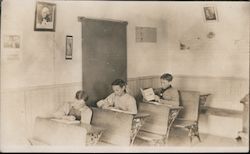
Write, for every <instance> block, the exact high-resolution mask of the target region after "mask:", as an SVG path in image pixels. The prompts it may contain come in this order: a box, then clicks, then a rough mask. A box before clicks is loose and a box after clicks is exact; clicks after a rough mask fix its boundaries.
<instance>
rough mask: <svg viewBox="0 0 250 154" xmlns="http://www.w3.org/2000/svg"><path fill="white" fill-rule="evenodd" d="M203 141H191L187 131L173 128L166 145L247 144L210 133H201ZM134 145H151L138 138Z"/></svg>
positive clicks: (240, 145) (207, 145)
mask: <svg viewBox="0 0 250 154" xmlns="http://www.w3.org/2000/svg"><path fill="white" fill-rule="evenodd" d="M200 138H201V142H199V140H198V139H197V138H194V139H193V142H192V144H191V143H190V141H189V137H188V134H187V131H183V130H181V129H178V128H177V129H175V130H171V133H170V136H169V140H168V144H167V145H166V146H174V147H175V146H176V147H182V146H183V147H242V146H247V145H244V144H243V143H242V142H237V141H236V140H235V139H234V138H226V137H219V136H214V135H210V134H200ZM134 146H150V144H149V143H147V142H145V141H143V140H141V139H136V140H135V143H134Z"/></svg>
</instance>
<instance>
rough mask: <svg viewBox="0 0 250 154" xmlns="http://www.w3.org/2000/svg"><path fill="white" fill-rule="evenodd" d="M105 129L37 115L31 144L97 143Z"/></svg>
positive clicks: (84, 144)
mask: <svg viewBox="0 0 250 154" xmlns="http://www.w3.org/2000/svg"><path fill="white" fill-rule="evenodd" d="M102 131H103V129H102V128H100V127H95V126H91V125H89V124H82V123H81V124H80V123H78V124H66V123H62V122H58V121H53V120H51V118H42V117H37V118H36V119H35V127H34V131H33V136H32V138H30V139H28V140H29V142H30V143H31V145H57V146H86V145H93V144H96V143H97V141H98V139H99V138H100V136H101V134H102Z"/></svg>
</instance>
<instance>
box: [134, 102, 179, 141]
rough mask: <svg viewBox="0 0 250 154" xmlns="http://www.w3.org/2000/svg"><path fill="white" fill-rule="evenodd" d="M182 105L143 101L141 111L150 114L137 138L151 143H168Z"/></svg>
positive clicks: (140, 106)
mask: <svg viewBox="0 0 250 154" xmlns="http://www.w3.org/2000/svg"><path fill="white" fill-rule="evenodd" d="M181 109H182V107H178V106H169V105H165V104H159V105H156V104H150V103H145V102H141V103H140V105H139V111H140V112H145V113H148V114H150V116H149V118H147V120H146V121H145V124H144V125H143V126H142V128H141V130H140V131H139V133H138V135H137V138H139V139H142V140H144V141H147V142H149V143H150V144H152V145H154V146H156V145H164V144H166V143H167V140H168V136H169V131H170V129H171V126H172V124H173V122H174V120H175V119H176V117H177V115H178V113H179V111H180V110H181Z"/></svg>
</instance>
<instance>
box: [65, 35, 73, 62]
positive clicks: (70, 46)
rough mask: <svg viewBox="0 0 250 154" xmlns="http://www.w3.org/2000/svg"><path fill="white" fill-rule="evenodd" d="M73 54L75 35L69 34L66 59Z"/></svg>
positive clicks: (70, 57)
mask: <svg viewBox="0 0 250 154" xmlns="http://www.w3.org/2000/svg"><path fill="white" fill-rule="evenodd" d="M72 54H73V36H71V35H67V36H66V53H65V59H66V60H70V59H72Z"/></svg>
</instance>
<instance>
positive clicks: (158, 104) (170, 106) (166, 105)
mask: <svg viewBox="0 0 250 154" xmlns="http://www.w3.org/2000/svg"><path fill="white" fill-rule="evenodd" d="M140 103H142V104H151V105H156V106H165V107H168V108H170V109H182V108H183V107H182V106H176V105H170V104H162V103H157V104H156V103H149V102H140Z"/></svg>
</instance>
